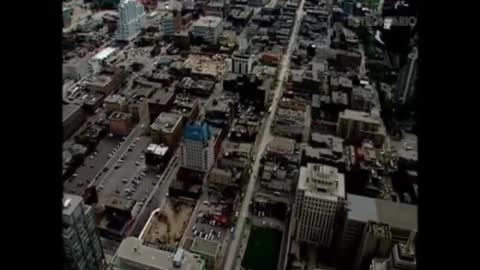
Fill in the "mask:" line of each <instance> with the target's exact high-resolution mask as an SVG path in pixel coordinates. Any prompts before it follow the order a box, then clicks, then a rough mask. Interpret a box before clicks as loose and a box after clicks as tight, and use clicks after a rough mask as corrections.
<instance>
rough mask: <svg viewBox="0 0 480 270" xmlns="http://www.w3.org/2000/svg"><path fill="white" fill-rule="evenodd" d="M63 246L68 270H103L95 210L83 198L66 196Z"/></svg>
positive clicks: (64, 201)
mask: <svg viewBox="0 0 480 270" xmlns="http://www.w3.org/2000/svg"><path fill="white" fill-rule="evenodd" d="M63 197H64V198H63V232H62V236H63V245H64V267H63V269H65V270H100V269H103V266H104V263H105V259H104V255H103V249H102V246H101V244H100V238H99V236H98V234H97V230H96V227H95V214H94V209H93V208H92V207H91V206H89V205H84V203H83V199H82V197H80V196H77V195H72V194H64V195H63Z"/></svg>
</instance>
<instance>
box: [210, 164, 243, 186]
mask: <svg viewBox="0 0 480 270" xmlns="http://www.w3.org/2000/svg"><path fill="white" fill-rule="evenodd" d="M208 183H209V184H211V185H220V186H237V184H236V183H235V179H234V175H233V174H232V172H231V171H230V170H228V169H220V168H212V170H211V171H210V174H209V175H208Z"/></svg>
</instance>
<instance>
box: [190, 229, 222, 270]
mask: <svg viewBox="0 0 480 270" xmlns="http://www.w3.org/2000/svg"><path fill="white" fill-rule="evenodd" d="M220 247H221V245H220V243H219V242H217V241H210V240H204V239H202V238H200V237H195V238H194V239H193V240H192V239H187V240H186V241H185V245H184V248H185V249H187V250H189V251H190V252H192V253H194V254H198V255H200V256H201V257H202V258H203V259H204V260H205V269H209V270H213V269H217V268H216V267H215V265H216V263H217V261H218V258H219V253H220Z"/></svg>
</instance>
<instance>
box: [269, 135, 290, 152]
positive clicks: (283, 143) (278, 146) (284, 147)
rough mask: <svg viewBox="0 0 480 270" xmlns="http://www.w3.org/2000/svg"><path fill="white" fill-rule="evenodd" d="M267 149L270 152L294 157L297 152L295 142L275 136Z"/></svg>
mask: <svg viewBox="0 0 480 270" xmlns="http://www.w3.org/2000/svg"><path fill="white" fill-rule="evenodd" d="M267 149H268V151H270V152H275V153H280V154H289V155H293V154H294V152H295V140H293V139H289V138H285V137H280V136H274V137H273V139H272V140H271V141H270V143H269V144H268V146H267Z"/></svg>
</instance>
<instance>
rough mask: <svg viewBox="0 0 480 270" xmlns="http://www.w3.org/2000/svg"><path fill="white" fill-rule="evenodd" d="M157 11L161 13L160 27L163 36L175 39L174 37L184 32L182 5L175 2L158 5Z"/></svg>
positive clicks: (172, 0)
mask: <svg viewBox="0 0 480 270" xmlns="http://www.w3.org/2000/svg"><path fill="white" fill-rule="evenodd" d="M157 10H158V11H159V12H161V14H160V16H161V18H160V25H161V30H162V32H163V35H164V36H166V37H173V35H174V34H175V33H176V32H177V31H180V30H182V28H183V23H182V17H181V12H182V3H180V2H178V1H174V0H170V1H165V2H160V3H158V7H157Z"/></svg>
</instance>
